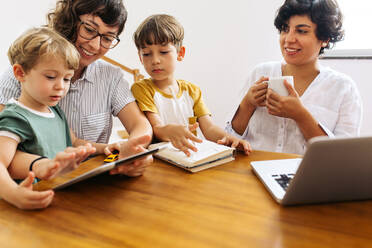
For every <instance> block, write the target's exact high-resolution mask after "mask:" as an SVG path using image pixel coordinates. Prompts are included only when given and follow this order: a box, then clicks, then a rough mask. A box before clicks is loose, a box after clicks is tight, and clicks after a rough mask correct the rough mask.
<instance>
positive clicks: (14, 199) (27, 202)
mask: <svg viewBox="0 0 372 248" xmlns="http://www.w3.org/2000/svg"><path fill="white" fill-rule="evenodd" d="M34 179H35V175H34V173H33V172H29V174H28V176H27V177H26V179H25V180H23V181H22V182H21V184H19V185H17V186H16V188H15V189H14V191H11V192H9V195H8V196H4V199H5V200H6V201H7V202H9V203H11V204H13V205H14V206H16V207H17V208H20V209H40V208H46V207H48V206H49V205H50V203H51V202H52V200H53V196H54V192H53V191H52V190H47V191H43V192H38V191H33V190H32V183H33V181H34Z"/></svg>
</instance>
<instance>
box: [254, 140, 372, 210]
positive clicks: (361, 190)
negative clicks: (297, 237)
mask: <svg viewBox="0 0 372 248" xmlns="http://www.w3.org/2000/svg"><path fill="white" fill-rule="evenodd" d="M251 165H252V168H253V171H254V172H255V174H256V175H257V176H258V178H259V179H260V180H261V181H262V182H263V183H264V185H265V186H266V188H267V189H268V190H269V192H270V193H271V195H272V196H273V197H274V199H275V200H276V201H277V202H278V203H280V204H282V205H296V204H309V203H325V202H338V201H349V200H363V199H372V137H357V138H332V139H329V138H326V139H324V138H323V139H319V138H315V139H312V140H310V142H309V144H308V148H307V151H306V153H305V155H304V156H303V158H302V159H301V158H296V159H282V160H266V161H255V162H251Z"/></svg>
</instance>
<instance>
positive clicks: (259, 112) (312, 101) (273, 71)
mask: <svg viewBox="0 0 372 248" xmlns="http://www.w3.org/2000/svg"><path fill="white" fill-rule="evenodd" d="M281 65H282V64H281V62H269V63H264V64H261V65H258V66H257V67H256V68H255V69H254V70H253V72H252V73H251V75H250V77H249V79H248V80H247V83H246V85H245V87H244V90H243V91H242V92H241V93H242V96H240V97H239V98H238V99H239V103H237V104H236V105H235V109H234V111H233V112H232V113H231V115H230V116H229V121H228V122H227V126H226V131H227V132H229V133H232V134H235V135H236V136H238V137H240V138H242V139H245V140H247V141H248V142H250V144H251V145H252V148H253V149H255V150H266V151H273V152H284V153H297V154H304V153H305V150H306V140H305V138H304V136H303V134H302V132H301V131H300V129H299V127H298V126H297V124H296V122H295V121H294V120H292V119H288V118H283V117H277V116H273V115H270V114H268V112H267V109H266V107H258V108H257V109H256V110H255V112H254V113H253V115H252V117H251V119H250V121H249V123H248V126H247V128H246V130H245V131H244V133H243V135H241V136H240V135H239V134H237V133H236V132H235V131H234V130H233V128H232V126H231V120H232V118H233V116H234V114H235V112H236V110H237V108H238V107H239V104H240V101H241V100H242V99H243V96H244V95H245V94H246V93H247V92H248V89H249V88H250V87H251V85H252V84H254V83H255V82H256V81H257V80H258V79H259V78H260V77H262V76H266V77H278V76H282V69H281V68H282V66H281ZM300 99H301V101H302V103H303V105H304V106H305V108H306V109H307V110H308V111H309V112H310V113H311V114H312V116H313V117H314V118H315V119H316V120H317V121H318V122H319V124H320V125H321V126H322V128H323V129H324V131H326V132H327V133H328V134H329V135H330V136H333V135H334V136H357V135H359V133H360V126H361V120H362V102H361V97H360V95H359V92H358V89H357V87H356V85H355V82H354V81H353V80H352V79H351V78H350V77H348V76H346V75H344V74H342V73H339V72H336V71H334V70H332V69H330V68H326V67H322V66H320V73H319V74H318V76H317V77H316V78H315V79H314V81H313V82H312V83H311V84H310V85H309V87H308V88H307V89H306V91H305V92H304V93H303V95H302V96H301V97H300Z"/></svg>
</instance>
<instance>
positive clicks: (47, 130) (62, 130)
mask: <svg viewBox="0 0 372 248" xmlns="http://www.w3.org/2000/svg"><path fill="white" fill-rule="evenodd" d="M50 109H51V110H52V112H53V113H54V117H52V116H48V117H46V116H42V115H39V114H37V113H33V112H31V111H30V110H28V109H26V108H24V107H22V106H20V105H18V104H16V103H10V104H7V105H5V109H4V110H3V111H2V112H0V130H1V131H8V132H11V133H14V134H16V135H18V136H19V138H20V139H21V141H20V143H19V144H18V149H19V150H21V151H24V152H27V153H32V154H37V155H40V156H45V157H48V158H54V157H55V156H56V154H57V153H58V152H61V151H63V150H64V149H65V148H66V147H67V146H71V145H72V143H71V137H70V130H69V127H68V124H67V121H66V117H65V114H64V113H63V111H62V110H61V108H60V107H59V106H55V107H51V108H50Z"/></svg>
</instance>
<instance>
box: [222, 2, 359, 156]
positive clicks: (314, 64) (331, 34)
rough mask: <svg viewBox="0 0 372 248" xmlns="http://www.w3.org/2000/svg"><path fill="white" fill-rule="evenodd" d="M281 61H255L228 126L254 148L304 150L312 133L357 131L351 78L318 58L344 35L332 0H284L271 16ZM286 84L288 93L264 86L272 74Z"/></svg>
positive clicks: (350, 133) (355, 97)
mask: <svg viewBox="0 0 372 248" xmlns="http://www.w3.org/2000/svg"><path fill="white" fill-rule="evenodd" d="M275 26H276V28H277V29H278V30H279V32H280V41H279V42H280V48H281V52H282V55H283V58H284V61H283V62H270V63H264V64H261V65H258V66H257V67H256V68H255V69H254V70H253V72H252V73H251V76H250V78H249V80H248V82H247V84H246V90H244V94H245V95H244V97H243V99H242V100H241V102H240V104H239V106H238V107H237V110H236V112H235V113H234V115H233V117H232V119H231V121H229V122H228V125H227V130H228V131H229V132H231V133H235V134H236V135H239V136H241V137H242V138H244V139H246V140H248V141H249V142H250V143H251V145H252V148H253V149H256V150H268V151H275V152H286V153H298V154H303V153H304V152H305V149H306V141H307V140H309V139H310V138H313V137H316V136H326V135H328V136H355V135H358V134H359V131H360V125H361V116H362V104H361V98H360V95H359V92H358V90H357V88H356V85H355V83H354V81H353V80H352V79H351V78H350V77H348V76H346V75H344V74H342V73H339V72H336V71H334V70H332V69H330V68H325V67H322V66H321V65H320V64H319V62H318V56H319V55H320V54H322V53H323V51H324V49H327V48H330V45H331V44H334V43H335V42H337V41H340V40H341V39H342V38H343V30H342V14H341V12H340V9H339V7H338V5H337V2H336V1H334V0H318V1H314V0H307V1H300V0H286V1H285V3H284V4H283V5H282V6H281V7H280V9H279V11H278V14H277V16H276V18H275ZM278 76H293V78H294V86H291V85H290V84H289V83H288V82H285V83H284V84H285V86H286V88H287V90H288V92H289V96H280V95H278V94H277V93H275V92H274V91H273V90H271V89H268V84H267V82H265V81H267V80H268V79H269V78H270V77H278Z"/></svg>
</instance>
